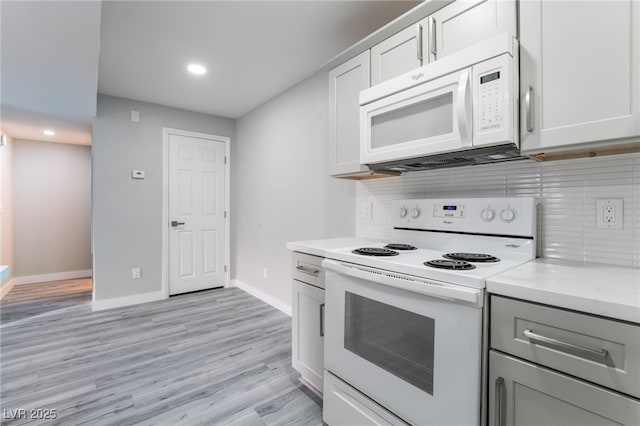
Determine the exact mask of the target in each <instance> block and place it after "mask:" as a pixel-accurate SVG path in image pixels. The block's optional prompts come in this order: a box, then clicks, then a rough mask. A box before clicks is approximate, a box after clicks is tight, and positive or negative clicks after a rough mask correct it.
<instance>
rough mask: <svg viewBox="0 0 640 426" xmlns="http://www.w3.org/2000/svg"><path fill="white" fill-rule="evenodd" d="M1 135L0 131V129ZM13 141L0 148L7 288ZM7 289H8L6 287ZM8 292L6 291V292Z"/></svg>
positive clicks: (1, 252) (0, 243) (0, 253)
mask: <svg viewBox="0 0 640 426" xmlns="http://www.w3.org/2000/svg"><path fill="white" fill-rule="evenodd" d="M0 133H2V129H0ZM12 158H13V140H12V139H11V137H7V144H6V145H5V146H3V147H0V265H9V267H10V268H11V269H10V271H9V276H8V277H7V278H6V279H5V280H4V281H3V282H2V288H3V290H0V294H5V291H4V290H6V289H5V286H8V285H9V283H10V281H11V278H12V276H13V179H12V178H13V173H12V170H11V169H12V167H11V166H12ZM7 288H8V287H7ZM6 291H8V290H6Z"/></svg>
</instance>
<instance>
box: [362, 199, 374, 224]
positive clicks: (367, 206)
mask: <svg viewBox="0 0 640 426" xmlns="http://www.w3.org/2000/svg"><path fill="white" fill-rule="evenodd" d="M362 215H363V216H364V220H365V221H367V222H371V221H372V220H373V203H372V202H371V201H365V202H364V204H362Z"/></svg>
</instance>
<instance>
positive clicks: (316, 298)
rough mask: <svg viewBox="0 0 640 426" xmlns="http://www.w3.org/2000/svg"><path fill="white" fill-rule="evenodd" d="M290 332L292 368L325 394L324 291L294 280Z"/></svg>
mask: <svg viewBox="0 0 640 426" xmlns="http://www.w3.org/2000/svg"><path fill="white" fill-rule="evenodd" d="M292 311H293V312H292V317H291V330H292V342H293V348H292V352H293V360H292V365H293V368H295V369H296V370H298V371H299V372H300V374H301V375H302V378H303V379H305V380H306V381H307V382H308V383H309V384H311V385H312V386H313V387H315V388H316V389H317V390H318V391H320V392H322V375H323V370H324V290H322V289H320V288H317V287H314V286H312V285H309V284H305V283H303V282H300V281H298V280H293V309H292Z"/></svg>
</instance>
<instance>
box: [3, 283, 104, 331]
mask: <svg viewBox="0 0 640 426" xmlns="http://www.w3.org/2000/svg"><path fill="white" fill-rule="evenodd" d="M92 289H93V281H92V279H91V278H81V279H75V280H64V281H53V282H47V283H38V284H21V285H16V286H14V287H13V288H12V289H11V291H9V293H7V294H6V295H5V296H4V298H3V299H2V302H1V304H0V323H3V324H5V323H7V322H10V321H15V320H18V319H23V318H28V317H32V316H36V315H40V314H43V313H45V312H51V311H56V310H59V309H63V308H66V307H70V306H77V305H79V304H81V303H90V302H91V292H92Z"/></svg>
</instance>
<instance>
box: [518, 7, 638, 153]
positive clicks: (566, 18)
mask: <svg viewBox="0 0 640 426" xmlns="http://www.w3.org/2000/svg"><path fill="white" fill-rule="evenodd" d="M639 27H640V2H638V1H637V0H616V1H581V2H579V3H577V2H574V1H541V0H527V1H521V2H520V104H521V116H520V117H521V119H520V129H521V148H522V151H523V152H524V153H527V154H532V155H534V154H538V153H543V152H545V151H553V150H556V151H562V150H566V149H567V148H574V149H575V148H580V147H581V146H584V147H592V146H594V145H597V144H596V143H597V142H600V144H602V142H603V141H611V140H617V141H618V142H620V141H623V142H626V141H629V139H628V138H635V137H637V136H638V135H640V85H639V79H640V67H639V55H640V32H639V29H640V28H639ZM625 140H626V141H625ZM636 142H637V139H636Z"/></svg>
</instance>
